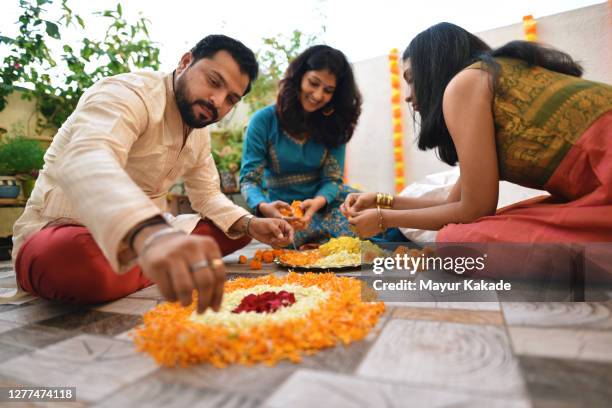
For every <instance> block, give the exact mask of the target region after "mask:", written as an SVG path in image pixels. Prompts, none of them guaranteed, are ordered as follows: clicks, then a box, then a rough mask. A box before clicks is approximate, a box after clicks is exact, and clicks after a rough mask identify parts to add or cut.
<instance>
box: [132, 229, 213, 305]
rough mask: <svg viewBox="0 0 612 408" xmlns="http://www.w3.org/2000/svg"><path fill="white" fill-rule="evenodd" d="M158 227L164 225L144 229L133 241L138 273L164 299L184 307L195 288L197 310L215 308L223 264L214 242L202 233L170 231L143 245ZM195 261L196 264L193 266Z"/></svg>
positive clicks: (190, 299)
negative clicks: (158, 291) (169, 233)
mask: <svg viewBox="0 0 612 408" xmlns="http://www.w3.org/2000/svg"><path fill="white" fill-rule="evenodd" d="M162 228H167V226H163V225H162V226H152V227H149V228H145V229H143V230H142V231H141V232H140V233H139V234H138V235H137V236H136V238H135V240H134V249H135V250H136V253H137V254H138V262H139V263H140V267H141V268H142V272H143V273H144V274H145V276H147V277H148V278H149V279H151V280H152V281H153V282H155V283H156V284H157V285H158V287H159V290H160V292H161V294H162V295H163V296H164V297H165V298H166V299H167V300H169V301H172V302H173V301H176V300H180V302H181V304H182V305H183V306H188V305H190V304H191V302H192V293H193V290H194V289H195V290H197V292H198V305H197V311H198V313H203V312H204V311H205V310H206V308H208V307H211V308H212V309H213V310H215V311H218V310H219V307H220V306H221V300H222V299H223V285H224V284H225V266H224V265H223V262H222V261H221V258H222V255H221V251H220V250H219V246H218V245H217V242H216V241H215V240H214V239H212V238H211V237H206V236H197V235H182V234H172V235H164V236H160V237H159V238H157V239H155V240H154V241H153V242H151V244H150V245H148V246H147V247H146V248H143V244H144V243H145V241H146V239H147V237H148V236H150V235H151V234H153V233H154V232H156V231H158V230H160V229H162ZM203 261H206V262H203ZM206 263H208V265H207V266H206V265H205V264H206ZM196 264H200V267H195V268H194V267H193V265H196Z"/></svg>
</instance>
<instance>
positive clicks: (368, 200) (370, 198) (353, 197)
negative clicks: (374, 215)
mask: <svg viewBox="0 0 612 408" xmlns="http://www.w3.org/2000/svg"><path fill="white" fill-rule="evenodd" d="M374 207H376V193H351V194H349V195H348V196H346V200H344V203H342V205H341V206H340V211H341V212H342V214H343V215H344V216H345V217H347V218H349V217H354V216H356V215H357V213H358V212H360V211H363V210H367V209H368V208H374Z"/></svg>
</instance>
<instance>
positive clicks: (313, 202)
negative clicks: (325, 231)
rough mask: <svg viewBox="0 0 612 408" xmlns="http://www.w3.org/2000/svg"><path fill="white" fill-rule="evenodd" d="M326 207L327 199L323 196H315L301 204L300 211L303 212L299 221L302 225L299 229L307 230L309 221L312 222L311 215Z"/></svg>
mask: <svg viewBox="0 0 612 408" xmlns="http://www.w3.org/2000/svg"><path fill="white" fill-rule="evenodd" d="M326 205H327V199H326V198H325V197H323V196H316V197H315V198H311V199H308V200H304V201H303V202H302V211H304V216H303V217H302V218H301V220H300V221H301V223H302V225H301V226H300V229H306V228H308V226H309V225H310V221H312V217H313V215H315V214H316V212H317V211H319V210H320V209H321V208H323V207H325V206H326Z"/></svg>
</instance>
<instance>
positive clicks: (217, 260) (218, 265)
mask: <svg viewBox="0 0 612 408" xmlns="http://www.w3.org/2000/svg"><path fill="white" fill-rule="evenodd" d="M211 265H212V267H213V269H215V270H217V269H219V268H221V267H223V265H225V264H224V263H223V259H221V258H215V259H213V260H212V262H211Z"/></svg>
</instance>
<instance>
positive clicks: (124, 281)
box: [15, 220, 251, 304]
mask: <svg viewBox="0 0 612 408" xmlns="http://www.w3.org/2000/svg"><path fill="white" fill-rule="evenodd" d="M192 234H197V235H208V236H210V237H212V238H214V239H215V241H217V244H218V245H219V248H220V249H221V252H222V253H223V255H224V256H225V255H227V254H230V253H232V252H234V251H237V250H238V249H240V248H243V247H244V246H246V245H247V244H248V243H249V242H250V241H251V238H249V237H243V238H239V239H231V238H228V237H227V236H226V235H225V234H224V233H223V232H222V231H221V230H220V229H219V228H217V227H216V226H215V225H214V224H213V223H212V222H210V221H208V220H206V221H200V222H199V223H198V225H197V226H196V228H195V229H194V230H193V232H192ZM15 272H16V274H17V281H18V282H19V285H20V286H21V287H22V288H23V289H24V290H26V291H27V292H29V293H31V294H32V295H35V296H39V297H41V298H44V299H51V300H60V301H64V302H70V303H78V304H88V303H101V302H108V301H111V300H115V299H119V298H122V297H124V296H127V295H129V294H131V293H134V292H136V291H138V290H140V289H142V288H144V287H147V286H150V285H152V284H153V282H151V281H150V280H149V279H147V278H146V277H145V276H144V274H143V273H142V271H141V270H140V267H139V266H134V267H133V268H132V269H130V270H129V271H128V272H126V273H125V274H122V275H118V274H117V273H115V272H114V271H113V269H112V268H111V265H110V263H109V262H108V260H107V259H106V258H105V257H104V255H103V253H102V251H101V250H100V248H99V247H98V245H97V244H96V242H95V241H94V239H93V237H92V235H91V233H90V232H89V231H88V230H87V228H85V227H83V226H76V225H60V226H52V227H48V228H45V229H42V230H41V231H38V232H37V233H35V234H33V235H32V236H31V237H30V238H28V240H27V241H26V242H25V243H24V244H23V246H22V247H21V248H20V249H19V253H18V255H17V260H16V262H15Z"/></svg>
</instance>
